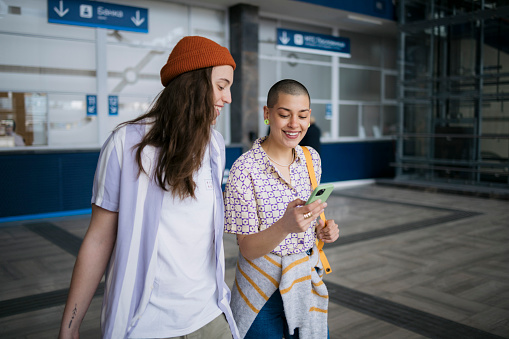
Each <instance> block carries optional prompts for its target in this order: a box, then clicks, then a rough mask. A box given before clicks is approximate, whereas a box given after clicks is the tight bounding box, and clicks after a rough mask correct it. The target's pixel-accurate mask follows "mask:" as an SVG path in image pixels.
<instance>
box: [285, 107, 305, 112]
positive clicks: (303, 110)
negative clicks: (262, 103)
mask: <svg viewBox="0 0 509 339" xmlns="http://www.w3.org/2000/svg"><path fill="white" fill-rule="evenodd" d="M277 109H278V110H280V109H282V110H284V111H291V109H289V108H286V107H278V108H277ZM309 110H310V108H305V109H301V110H300V111H299V113H302V112H308V111H309Z"/></svg>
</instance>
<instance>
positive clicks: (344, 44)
mask: <svg viewBox="0 0 509 339" xmlns="http://www.w3.org/2000/svg"><path fill="white" fill-rule="evenodd" d="M277 48H279V49H282V50H287V51H295V52H303V53H311V54H321V55H336V56H339V57H342V58H350V56H351V55H350V39H348V38H341V37H335V36H332V35H325V34H317V33H309V32H301V31H294V30H291V29H284V28H278V29H277Z"/></svg>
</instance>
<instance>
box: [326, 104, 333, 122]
mask: <svg viewBox="0 0 509 339" xmlns="http://www.w3.org/2000/svg"><path fill="white" fill-rule="evenodd" d="M325 119H326V120H332V104H327V105H325Z"/></svg>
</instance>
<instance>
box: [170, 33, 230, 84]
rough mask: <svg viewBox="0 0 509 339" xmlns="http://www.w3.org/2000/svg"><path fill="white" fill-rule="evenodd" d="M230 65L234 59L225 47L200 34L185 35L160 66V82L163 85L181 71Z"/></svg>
mask: <svg viewBox="0 0 509 339" xmlns="http://www.w3.org/2000/svg"><path fill="white" fill-rule="evenodd" d="M222 65H230V66H232V67H233V69H235V66H236V65H235V61H234V60H233V57H232V55H231V54H230V52H229V51H228V49H227V48H226V47H222V46H221V45H218V44H217V43H215V42H214V41H212V40H209V39H207V38H203V37H201V36H186V37H184V38H182V39H181V40H180V41H179V42H178V43H177V45H176V46H175V47H174V48H173V50H172V51H171V53H170V56H169V58H168V61H167V62H166V65H164V66H163V68H161V83H162V84H163V86H164V87H166V86H167V85H168V83H169V82H170V81H171V80H172V79H173V78H176V77H177V76H179V75H180V74H182V73H186V72H189V71H194V70H196V69H200V68H206V67H212V66H222Z"/></svg>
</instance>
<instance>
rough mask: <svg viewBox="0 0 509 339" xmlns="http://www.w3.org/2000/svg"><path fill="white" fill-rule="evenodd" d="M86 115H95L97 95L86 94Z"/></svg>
mask: <svg viewBox="0 0 509 339" xmlns="http://www.w3.org/2000/svg"><path fill="white" fill-rule="evenodd" d="M87 115H97V95H93V94H91V95H87Z"/></svg>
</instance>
